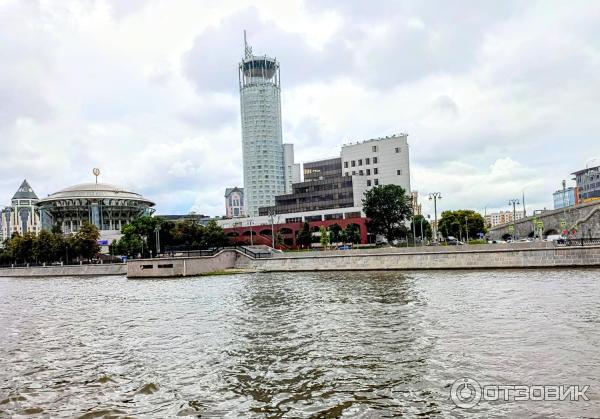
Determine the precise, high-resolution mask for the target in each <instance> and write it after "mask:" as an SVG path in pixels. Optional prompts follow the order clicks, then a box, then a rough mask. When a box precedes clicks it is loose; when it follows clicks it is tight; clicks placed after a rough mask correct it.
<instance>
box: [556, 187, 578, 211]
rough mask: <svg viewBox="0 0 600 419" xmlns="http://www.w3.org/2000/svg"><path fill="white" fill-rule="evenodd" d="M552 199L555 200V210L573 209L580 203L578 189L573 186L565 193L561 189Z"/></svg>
mask: <svg viewBox="0 0 600 419" xmlns="http://www.w3.org/2000/svg"><path fill="white" fill-rule="evenodd" d="M552 198H553V200H554V209H560V208H565V207H572V206H573V205H577V204H578V203H579V195H578V193H577V188H575V187H573V186H571V187H569V188H566V189H565V190H564V191H563V190H562V189H559V190H558V191H556V192H554V193H553V194H552Z"/></svg>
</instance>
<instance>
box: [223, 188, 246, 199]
mask: <svg viewBox="0 0 600 419" xmlns="http://www.w3.org/2000/svg"><path fill="white" fill-rule="evenodd" d="M232 192H241V193H244V188H238V187H237V186H235V187H233V188H227V189H225V198H227V197H228V196H229V195H231V193H232Z"/></svg>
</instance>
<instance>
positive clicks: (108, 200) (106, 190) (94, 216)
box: [36, 183, 154, 239]
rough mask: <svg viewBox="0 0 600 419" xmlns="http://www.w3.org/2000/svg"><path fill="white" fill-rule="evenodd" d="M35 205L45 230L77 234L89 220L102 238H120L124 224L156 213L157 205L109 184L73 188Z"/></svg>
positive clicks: (52, 195) (91, 184)
mask: <svg viewBox="0 0 600 419" xmlns="http://www.w3.org/2000/svg"><path fill="white" fill-rule="evenodd" d="M36 206H37V208H38V209H39V213H40V220H41V224H42V228H44V229H48V230H49V229H51V228H52V227H53V226H58V227H60V228H61V230H62V232H63V233H65V234H68V233H74V232H77V231H79V229H80V228H81V225H82V224H83V223H84V222H85V221H87V222H89V223H91V224H94V225H95V226H96V227H97V228H98V230H100V235H101V238H103V239H107V238H110V239H115V238H118V237H120V231H121V228H122V227H123V226H124V225H125V224H127V223H129V222H131V221H132V220H134V219H135V218H137V217H139V216H141V215H149V214H152V213H153V212H154V209H153V208H152V207H153V206H154V203H153V202H151V201H149V200H147V199H146V198H144V197H142V196H141V195H140V194H137V193H135V192H131V191H128V190H125V189H123V188H120V187H118V186H114V185H109V184H106V183H84V184H80V185H75V186H71V187H69V188H66V189H63V190H61V191H58V192H55V193H53V194H51V195H48V196H47V197H46V198H44V199H40V200H39V202H38V203H37V204H36Z"/></svg>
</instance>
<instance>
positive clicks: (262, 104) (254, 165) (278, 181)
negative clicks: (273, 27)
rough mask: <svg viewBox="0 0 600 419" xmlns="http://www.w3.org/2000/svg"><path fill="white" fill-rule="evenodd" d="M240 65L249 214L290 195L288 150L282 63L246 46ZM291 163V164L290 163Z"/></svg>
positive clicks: (245, 181) (243, 145) (256, 213)
mask: <svg viewBox="0 0 600 419" xmlns="http://www.w3.org/2000/svg"><path fill="white" fill-rule="evenodd" d="M244 44H245V51H244V53H245V54H244V58H243V59H242V61H241V62H240V64H239V73H238V74H239V88H240V109H241V120H242V154H243V161H244V195H245V198H246V211H247V213H248V215H258V208H259V207H260V206H267V205H273V204H274V203H275V196H277V195H283V194H284V193H285V192H286V182H285V178H286V176H285V171H284V158H283V155H284V148H283V142H282V135H281V96H280V95H281V85H280V82H279V62H277V60H276V59H275V58H271V57H267V56H266V55H264V56H256V55H254V54H253V53H252V48H250V47H249V46H248V44H247V43H246V34H245V32H244ZM288 164H289V162H288Z"/></svg>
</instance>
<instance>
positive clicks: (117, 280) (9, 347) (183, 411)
mask: <svg viewBox="0 0 600 419" xmlns="http://www.w3.org/2000/svg"><path fill="white" fill-rule="evenodd" d="M599 274H600V271H599V270H542V271H534V270H523V271H521V270H511V271H479V272H475V271H464V272H463V271H460V272H457V271H454V272H445V271H437V272H415V273H399V272H340V273H272V274H248V275H237V276H214V277H199V278H185V279H170V280H135V281H134V280H127V279H125V278H124V277H100V278H31V279H27V278H19V279H17V278H0V417H2V416H10V417H13V416H19V415H40V416H42V415H46V416H48V417H84V418H95V417H140V418H146V417H177V416H178V417H182V416H183V417H185V416H189V417H236V418H237V417H269V418H277V417H315V418H316V417H325V418H336V417H365V418H371V417H372V418H379V417H394V416H400V415H401V416H405V417H414V416H417V415H419V416H420V417H472V416H479V417H528V416H529V417H531V416H537V417H597V416H598V415H600V285H599V278H600V275H599ZM463 377H468V378H472V379H474V380H477V382H479V383H480V384H481V385H493V384H499V385H515V384H517V385H579V386H581V387H583V386H585V385H589V386H590V388H589V390H588V391H587V393H586V395H587V396H588V397H589V399H590V400H589V401H586V400H579V401H509V402H505V401H503V400H502V401H481V402H480V403H479V404H478V405H476V406H475V407H473V408H471V409H469V410H465V409H460V408H458V407H456V406H455V405H454V403H453V402H452V400H451V399H450V389H451V386H452V383H453V382H454V381H455V380H457V379H460V378H463Z"/></svg>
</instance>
